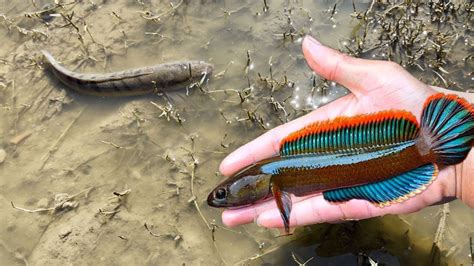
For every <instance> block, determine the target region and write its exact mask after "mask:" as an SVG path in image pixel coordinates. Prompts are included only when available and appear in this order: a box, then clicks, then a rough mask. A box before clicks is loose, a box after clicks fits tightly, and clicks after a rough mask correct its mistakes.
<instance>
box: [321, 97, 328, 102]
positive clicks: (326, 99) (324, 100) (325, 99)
mask: <svg viewBox="0 0 474 266" xmlns="http://www.w3.org/2000/svg"><path fill="white" fill-rule="evenodd" d="M328 101H329V99H328V97H323V98H321V102H322V103H327V102H328Z"/></svg>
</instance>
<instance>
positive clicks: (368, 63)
mask: <svg viewBox="0 0 474 266" xmlns="http://www.w3.org/2000/svg"><path fill="white" fill-rule="evenodd" d="M303 53H304V56H305V58H306V61H307V63H308V65H309V67H310V68H311V69H313V70H314V71H315V72H316V73H317V74H319V75H320V76H322V77H323V78H326V79H328V80H333V81H335V82H337V83H339V84H341V85H343V86H344V87H346V88H348V89H349V90H350V91H351V92H352V93H351V94H348V95H346V96H344V97H342V98H339V99H337V100H335V101H334V102H331V103H329V104H327V105H325V106H323V107H321V108H318V109H317V110H314V111H313V112H311V113H309V114H307V115H305V116H302V117H300V118H298V119H295V120H293V121H291V122H289V123H286V124H283V125H281V126H278V127H276V128H274V129H272V130H269V131H268V132H266V133H265V134H263V135H261V136H260V137H258V138H256V139H255V140H253V141H251V142H249V143H247V144H246V145H244V146H242V147H240V148H238V149H237V150H235V151H234V152H233V153H231V154H230V155H229V156H227V157H226V158H225V159H224V160H223V161H222V163H221V165H220V171H221V173H222V174H223V175H226V176H230V175H231V174H233V173H235V172H237V171H238V170H240V169H242V168H244V167H246V166H248V165H251V164H253V163H255V162H258V161H260V160H262V159H266V158H269V157H272V156H275V155H277V154H278V152H279V146H280V141H281V140H282V139H283V138H284V137H286V136H287V135H288V134H290V133H292V132H294V131H296V130H298V129H301V128H303V127H304V126H306V125H308V124H310V123H314V122H317V121H321V120H327V119H333V118H335V117H338V116H353V115H357V114H366V113H373V112H377V111H382V110H387V109H399V110H400V109H403V110H406V111H409V112H412V113H413V114H414V115H416V117H417V119H418V120H419V119H420V115H421V109H422V107H423V104H424V102H425V100H426V98H428V97H429V96H430V95H432V94H435V93H437V92H444V93H456V94H458V95H460V96H461V97H464V98H465V99H467V100H468V101H470V102H471V103H472V102H474V94H469V93H461V92H459V93H458V92H454V91H448V90H445V89H442V88H438V87H433V86H428V85H426V84H424V83H422V82H420V81H419V80H417V79H416V78H414V77H413V76H412V75H410V74H409V73H408V72H407V71H406V70H405V69H404V68H402V67H401V66H400V65H398V64H396V63H393V62H388V61H378V60H366V59H358V58H353V57H350V56H347V55H345V54H342V53H340V52H338V51H336V50H333V49H331V48H328V47H325V46H323V45H322V44H320V43H319V42H318V41H317V40H315V39H314V38H312V37H310V36H307V37H306V38H305V39H304V41H303ZM455 198H458V199H461V200H462V201H463V202H464V203H466V204H467V205H468V206H470V207H471V208H474V152H473V151H471V152H470V153H469V155H468V157H467V158H466V160H465V161H464V162H463V163H462V164H459V165H456V166H449V167H445V168H443V169H442V170H441V171H440V173H439V176H438V178H437V179H436V180H435V181H434V182H433V183H432V184H431V185H430V186H429V187H428V188H427V189H426V190H425V191H424V192H422V193H421V194H419V195H417V196H415V197H414V198H411V199H409V200H407V201H405V202H402V203H397V204H393V205H391V206H388V207H385V208H380V207H376V206H375V205H373V204H371V203H370V202H368V201H365V200H356V199H354V200H350V201H347V202H344V203H330V202H327V201H326V200H324V198H323V196H322V194H320V193H319V194H314V195H310V196H305V197H294V196H293V197H292V201H293V208H292V211H291V220H290V225H291V226H302V225H308V224H315V223H323V222H340V221H345V220H360V219H366V218H370V217H376V216H382V215H385V214H406V213H412V212H416V211H418V210H420V209H423V208H424V207H427V206H430V205H434V204H439V203H442V202H446V201H449V200H453V199H455ZM222 221H223V223H224V224H225V225H227V226H236V225H240V224H246V223H250V222H253V221H256V222H257V224H258V225H260V226H264V227H269V228H281V227H283V221H282V219H281V215H280V212H279V210H278V208H277V206H276V204H275V201H274V200H270V201H265V202H261V203H257V204H254V205H251V206H247V207H243V208H240V209H232V210H225V211H224V212H223V213H222Z"/></svg>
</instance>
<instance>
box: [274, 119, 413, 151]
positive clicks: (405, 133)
mask: <svg viewBox="0 0 474 266" xmlns="http://www.w3.org/2000/svg"><path fill="white" fill-rule="evenodd" d="M402 122H403V123H402ZM406 124H410V129H409V130H406V129H407V128H406V127H405V126H406ZM374 127H377V129H378V130H380V131H385V130H386V131H390V132H391V133H392V136H390V139H385V138H384V137H386V136H378V135H377V136H370V137H371V138H370V141H371V143H364V144H366V145H377V144H382V143H387V142H388V141H404V140H407V139H413V138H414V136H415V135H416V134H418V128H419V125H418V122H417V120H416V117H415V116H414V115H413V114H412V113H410V112H407V111H403V110H388V111H382V112H377V113H373V114H363V115H357V116H352V117H347V116H342V117H337V118H336V119H333V120H326V121H321V122H316V123H313V124H310V125H308V126H306V127H305V128H303V129H301V130H298V131H296V132H294V133H292V134H290V135H288V136H287V137H286V138H284V139H283V140H282V141H281V143H280V153H281V154H282V155H291V154H299V153H307V152H319V151H320V149H322V148H323V147H321V146H320V145H318V144H317V143H318V142H317V140H315V138H321V137H322V136H321V135H324V138H325V141H327V143H326V144H325V145H324V148H325V149H328V150H331V149H334V150H337V149H343V148H353V147H351V146H350V145H352V144H354V138H355V137H354V136H353V133H354V131H357V132H358V133H360V132H361V130H366V131H368V130H371V129H373V128H374ZM360 134H362V133H360ZM374 134H380V132H374ZM341 139H342V140H343V141H344V142H343V143H342V142H341V143H338V141H340V140H341ZM298 141H300V142H303V143H296V142H298ZM357 141H358V142H357ZM357 141H355V142H357V143H355V144H361V142H363V140H357ZM344 145H345V146H344ZM347 145H349V146H347ZM328 146H329V147H328ZM343 146H344V147H343Z"/></svg>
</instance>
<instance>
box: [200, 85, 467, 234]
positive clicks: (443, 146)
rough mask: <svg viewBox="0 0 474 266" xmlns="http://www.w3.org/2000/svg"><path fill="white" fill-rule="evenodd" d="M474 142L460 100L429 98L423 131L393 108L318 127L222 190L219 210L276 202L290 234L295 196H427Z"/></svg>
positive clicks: (390, 199) (387, 199)
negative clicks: (441, 169)
mask: <svg viewBox="0 0 474 266" xmlns="http://www.w3.org/2000/svg"><path fill="white" fill-rule="evenodd" d="M473 140H474V108H473V106H472V105H471V104H469V103H468V102H467V101H466V100H464V99H462V98H460V97H458V96H456V95H445V94H442V93H440V94H435V95H433V96H431V97H429V98H428V99H427V100H426V103H425V105H424V107H423V112H422V115H421V125H419V124H418V122H417V120H416V117H415V116H414V115H413V114H412V113H410V112H407V111H401V110H389V111H382V112H378V113H373V114H364V115H358V116H354V117H339V118H336V119H334V120H329V121H324V122H317V123H314V124H311V125H309V126H307V127H305V128H303V129H301V130H299V131H296V132H294V133H292V134H290V135H289V136H287V137H286V138H284V139H283V140H282V142H281V146H280V154H279V156H275V157H273V158H270V159H266V160H263V161H260V162H257V163H255V164H253V165H251V166H249V167H247V168H245V169H243V170H241V171H240V172H238V173H237V174H235V175H233V176H231V177H229V178H228V179H227V180H225V181H224V182H223V183H221V184H220V185H218V186H217V187H216V188H215V189H214V190H213V191H212V192H211V193H210V194H209V196H208V199H207V202H208V204H209V205H210V206H213V207H237V206H245V205H248V204H252V203H255V202H257V201H261V200H264V199H267V198H269V197H271V196H273V197H274V198H275V201H276V203H277V206H278V209H279V210H280V213H281V217H282V219H283V222H284V225H285V230H286V231H287V232H289V226H290V224H289V223H290V213H291V206H292V204H291V197H290V194H294V195H296V196H304V195H308V194H314V193H317V192H322V194H323V196H324V199H325V200H327V201H329V202H344V201H348V200H351V199H364V200H368V201H370V202H372V203H374V204H375V205H377V206H380V207H384V206H388V205H390V204H392V203H397V202H402V201H405V200H407V199H409V198H411V197H413V196H415V195H416V194H418V193H420V192H422V191H423V190H424V189H426V187H427V186H428V185H429V184H431V183H432V182H433V180H434V179H435V178H436V177H437V175H438V170H439V167H440V166H447V165H454V164H458V163H460V162H462V161H463V160H464V159H465V158H466V156H467V154H468V153H469V151H470V150H471V146H472V144H473Z"/></svg>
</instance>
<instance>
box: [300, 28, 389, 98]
mask: <svg viewBox="0 0 474 266" xmlns="http://www.w3.org/2000/svg"><path fill="white" fill-rule="evenodd" d="M303 53H304V56H305V58H306V61H307V62H308V65H309V66H310V67H311V69H313V70H314V71H315V72H316V73H317V74H319V75H320V76H322V77H323V78H326V79H328V80H333V81H335V82H337V83H339V84H341V85H342V86H344V87H346V88H348V89H349V90H351V91H352V92H353V93H354V94H355V95H356V96H360V95H361V94H363V93H365V92H367V91H368V90H370V84H373V82H370V80H369V79H370V78H371V77H370V76H369V75H370V73H372V72H373V71H374V69H377V65H379V64H380V63H381V62H380V61H376V60H365V59H358V58H354V57H350V56H348V55H345V54H343V53H340V52H338V51H336V50H334V49H331V48H329V47H326V46H324V45H322V44H321V43H320V42H318V41H317V40H316V39H314V38H313V37H311V36H309V35H308V36H306V37H305V38H304V41H303ZM372 79H373V78H372Z"/></svg>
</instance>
